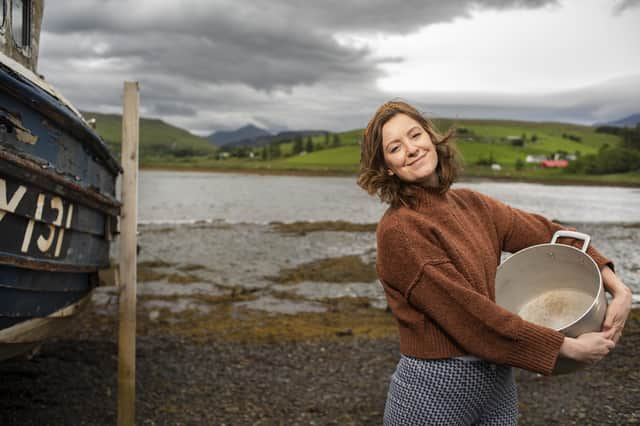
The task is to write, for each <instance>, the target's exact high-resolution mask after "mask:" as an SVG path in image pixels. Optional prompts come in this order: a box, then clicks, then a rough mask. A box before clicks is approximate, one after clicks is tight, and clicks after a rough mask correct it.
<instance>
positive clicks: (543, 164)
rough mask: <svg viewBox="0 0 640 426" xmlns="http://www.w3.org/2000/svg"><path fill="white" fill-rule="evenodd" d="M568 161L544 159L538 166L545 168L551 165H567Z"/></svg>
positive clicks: (551, 166)
mask: <svg viewBox="0 0 640 426" xmlns="http://www.w3.org/2000/svg"><path fill="white" fill-rule="evenodd" d="M568 165H569V162H568V161H567V160H544V161H543V162H541V163H540V167H543V168H545V169H549V168H553V167H556V168H557V167H567V166H568Z"/></svg>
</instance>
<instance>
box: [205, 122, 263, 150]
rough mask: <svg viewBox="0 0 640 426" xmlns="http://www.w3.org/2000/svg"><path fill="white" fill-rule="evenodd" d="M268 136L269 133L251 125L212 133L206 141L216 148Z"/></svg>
mask: <svg viewBox="0 0 640 426" xmlns="http://www.w3.org/2000/svg"><path fill="white" fill-rule="evenodd" d="M268 136H271V133H269V132H268V131H266V130H265V129H261V128H260V127H257V126H254V125H253V124H248V125H246V126H244V127H241V128H239V129H237V130H231V131H224V130H221V131H218V132H214V133H212V134H210V135H209V136H207V139H209V141H211V142H212V143H214V144H215V145H217V146H224V145H228V144H230V143H234V142H238V141H243V140H253V139H257V138H260V137H268Z"/></svg>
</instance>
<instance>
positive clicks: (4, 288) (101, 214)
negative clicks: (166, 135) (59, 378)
mask: <svg viewBox="0 0 640 426" xmlns="http://www.w3.org/2000/svg"><path fill="white" fill-rule="evenodd" d="M43 7H44V4H43V0H4V1H0V13H1V15H0V23H1V24H2V25H1V27H0V360H3V359H7V358H11V357H14V356H16V355H20V354H25V353H28V352H29V351H32V350H33V349H34V348H36V347H38V345H39V344H40V343H41V342H42V341H43V340H44V339H46V338H48V337H51V336H53V335H55V334H59V333H61V332H63V331H64V330H65V329H66V328H67V327H68V326H69V325H70V323H71V322H73V321H74V320H75V318H76V317H75V314H76V313H77V312H78V311H79V310H80V308H82V307H83V306H84V305H86V304H87V301H88V300H89V298H90V296H91V292H92V290H93V289H94V288H95V287H96V285H97V283H98V276H97V273H98V270H99V269H101V268H104V267H107V266H108V263H109V244H110V240H111V238H112V235H113V233H114V232H115V228H116V220H117V216H118V214H119V209H120V204H119V202H118V201H117V199H116V197H115V187H116V185H115V182H116V177H117V175H118V174H119V173H120V171H121V169H120V166H119V165H118V163H117V161H116V160H115V159H114V158H113V156H112V155H111V153H110V152H109V151H108V149H107V147H106V145H105V143H104V142H103V140H102V139H101V138H100V137H99V136H98V135H97V134H96V133H95V131H94V130H93V129H92V128H91V126H89V125H88V123H87V122H86V121H85V120H84V119H83V117H82V115H81V114H80V113H79V112H78V111H77V110H76V109H75V108H74V107H73V105H71V103H70V102H68V101H67V100H66V99H65V98H64V97H63V96H62V95H61V94H60V93H58V92H57V91H56V90H55V89H54V88H53V87H52V86H51V85H49V84H48V83H47V82H45V81H44V80H43V78H42V77H41V76H39V75H38V74H37V73H36V66H37V57H38V43H39V36H40V24H41V21H42V12H43Z"/></svg>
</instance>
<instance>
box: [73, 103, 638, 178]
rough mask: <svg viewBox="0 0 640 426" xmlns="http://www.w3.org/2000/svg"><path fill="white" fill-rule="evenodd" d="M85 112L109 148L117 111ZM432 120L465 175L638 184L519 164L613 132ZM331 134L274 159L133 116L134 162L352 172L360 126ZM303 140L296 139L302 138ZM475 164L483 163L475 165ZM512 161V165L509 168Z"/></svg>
mask: <svg viewBox="0 0 640 426" xmlns="http://www.w3.org/2000/svg"><path fill="white" fill-rule="evenodd" d="M85 116H86V117H87V118H90V117H96V118H97V120H98V126H97V130H98V133H99V134H100V135H101V136H102V137H103V138H104V139H105V140H106V141H107V143H108V144H109V146H110V147H111V148H112V149H114V151H116V152H117V151H118V150H119V144H120V132H121V130H120V126H121V124H120V117H119V116H115V115H103V114H94V113H85ZM434 123H435V124H436V126H437V127H438V128H439V129H440V130H441V131H445V130H447V129H448V128H449V127H450V126H452V125H453V126H455V128H456V129H459V132H458V137H457V146H458V148H459V150H460V152H461V154H462V157H463V161H464V164H465V176H467V177H487V178H496V179H523V180H535V181H549V182H551V181H553V182H558V183H562V182H583V183H603V184H604V183H608V184H617V185H624V184H628V185H640V172H633V173H625V174H616V175H597V176H596V175H576V174H570V173H568V172H567V171H565V170H559V169H554V170H545V169H540V168H539V166H537V165H534V164H524V166H523V163H524V160H525V158H526V156H527V155H529V154H540V155H551V154H553V153H554V152H558V151H564V152H566V153H571V154H577V155H587V154H597V153H598V150H599V149H600V148H601V147H602V146H603V145H605V144H608V145H610V146H616V145H618V144H619V143H620V141H619V137H618V136H615V135H610V134H604V133H596V132H595V129H594V128H593V127H590V126H580V125H575V124H564V123H536V122H525V121H506V120H456V121H453V120H449V119H437V120H434ZM563 134H564V135H565V137H563ZM523 135H524V136H525V143H524V146H513V145H512V144H511V143H509V142H507V141H505V138H506V137H507V136H520V137H522V136H523ZM534 135H535V139H536V140H535V141H533V139H534ZM567 136H570V137H571V138H573V139H578V141H576V140H571V139H570V138H569V137H567ZM339 137H340V142H341V146H339V147H331V144H332V142H331V138H332V136H331V137H330V138H329V144H328V145H327V139H326V138H325V136H314V137H313V138H312V142H313V146H314V151H313V152H310V153H304V154H302V155H293V154H292V151H293V142H287V143H282V144H281V145H280V150H281V157H279V158H276V159H269V160H263V159H261V156H262V152H263V148H252V151H253V152H254V154H255V157H254V158H234V157H231V158H227V159H218V157H217V155H216V152H217V148H216V147H214V146H213V145H211V144H210V143H209V142H208V141H207V140H206V139H204V138H200V137H198V136H195V135H192V134H191V133H189V132H187V131H186V130H183V129H180V128H177V127H174V126H171V125H169V124H167V123H165V122H163V121H160V120H153V119H141V122H140V147H141V148H140V150H141V165H142V166H143V167H158V168H171V169H179V170H183V169H184V170H187V169H196V170H219V171H247V172H265V173H305V174H350V175H353V174H355V173H357V170H358V165H359V161H360V147H359V143H360V140H361V137H362V129H354V130H351V131H347V132H342V133H339ZM306 141H307V139H306V138H304V143H305V144H306ZM489 160H491V162H494V163H497V164H500V165H501V167H502V170H501V171H499V172H495V171H492V170H491V168H490V167H489V166H488V165H486V163H489ZM479 162H480V163H485V165H480V164H478V163H479ZM518 162H519V163H520V167H519V168H517V167H516V164H517V163H518Z"/></svg>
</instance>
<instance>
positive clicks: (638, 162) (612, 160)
mask: <svg viewBox="0 0 640 426" xmlns="http://www.w3.org/2000/svg"><path fill="white" fill-rule="evenodd" d="M596 133H608V134H612V135H616V136H619V137H620V144H619V145H617V146H611V145H609V144H604V145H603V146H602V147H601V148H600V150H599V151H598V153H597V154H590V155H584V156H582V157H580V158H579V159H578V160H577V161H575V162H573V163H571V164H570V165H569V167H568V170H569V171H571V172H574V173H586V174H595V175H599V174H610V173H626V172H634V171H640V123H638V124H637V125H636V127H614V126H600V127H597V128H596Z"/></svg>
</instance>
